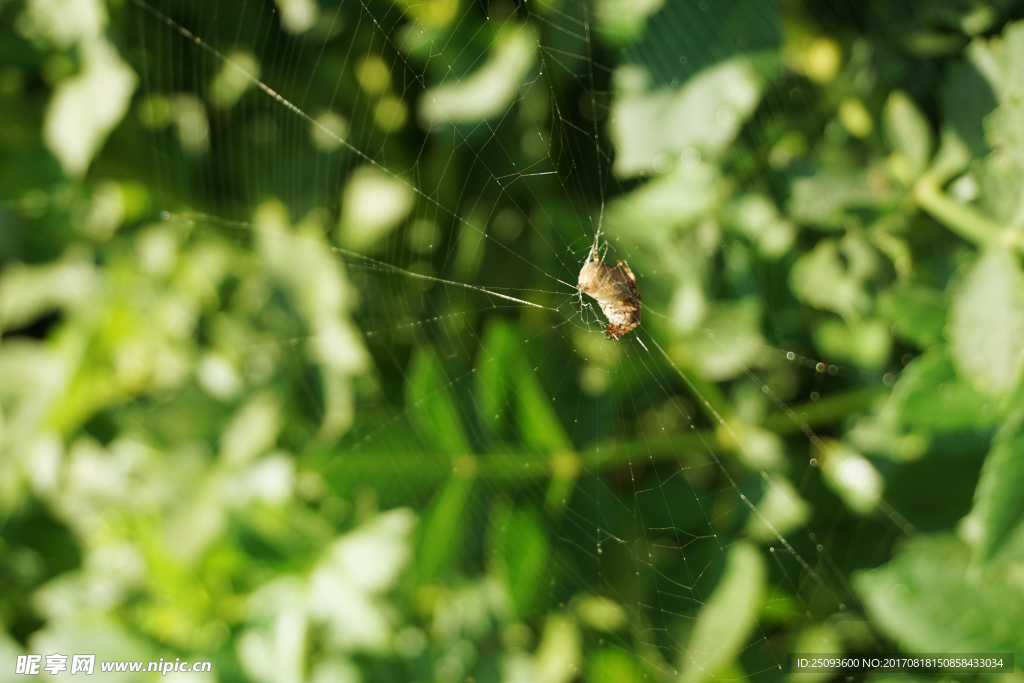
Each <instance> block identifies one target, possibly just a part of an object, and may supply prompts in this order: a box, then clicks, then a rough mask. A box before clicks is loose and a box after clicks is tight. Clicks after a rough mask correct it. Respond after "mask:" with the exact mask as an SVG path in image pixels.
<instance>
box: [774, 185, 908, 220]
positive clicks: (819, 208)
mask: <svg viewBox="0 0 1024 683" xmlns="http://www.w3.org/2000/svg"><path fill="white" fill-rule="evenodd" d="M890 199H891V193H890V192H888V191H886V190H882V189H880V188H879V187H877V186H872V185H871V184H869V183H868V179H867V176H866V175H864V174H863V173H853V172H832V171H823V172H821V173H818V174H816V175H813V176H810V177H808V178H800V179H799V180H797V181H796V182H794V183H793V193H792V196H791V197H790V200H789V215H790V217H791V218H792V219H793V220H795V221H797V222H798V223H804V224H807V225H813V226H815V227H818V228H824V229H826V230H839V229H841V228H842V227H843V225H844V224H845V223H846V212H847V211H849V210H850V209H866V208H881V207H882V206H884V205H885V203H886V202H888V201H890Z"/></svg>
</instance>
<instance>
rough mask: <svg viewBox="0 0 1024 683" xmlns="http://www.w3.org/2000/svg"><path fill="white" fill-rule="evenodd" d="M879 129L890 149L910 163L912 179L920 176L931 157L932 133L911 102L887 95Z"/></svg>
mask: <svg viewBox="0 0 1024 683" xmlns="http://www.w3.org/2000/svg"><path fill="white" fill-rule="evenodd" d="M882 125H883V126H884V128H885V134H886V137H887V138H888V140H889V145H890V146H891V147H892V149H893V150H894V151H896V152H897V153H898V154H901V155H902V156H903V158H904V159H905V160H906V161H907V162H909V163H910V167H911V168H912V169H913V171H914V173H915V174H916V175H920V174H921V173H924V170H925V168H927V166H928V160H929V159H930V158H931V154H932V131H931V127H930V126H929V125H928V121H927V119H925V118H924V115H923V114H922V113H921V111H920V110H919V109H918V108H917V105H915V104H914V102H913V100H911V99H910V98H909V97H908V96H907V95H906V94H905V93H903V92H901V91H899V90H897V91H895V92H893V93H892V94H891V95H889V101H888V102H886V104H885V109H884V111H883V113H882Z"/></svg>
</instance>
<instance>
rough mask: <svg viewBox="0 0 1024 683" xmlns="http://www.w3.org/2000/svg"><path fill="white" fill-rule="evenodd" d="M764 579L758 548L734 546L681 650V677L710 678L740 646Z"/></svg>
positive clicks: (753, 618) (751, 624) (758, 605)
mask: <svg viewBox="0 0 1024 683" xmlns="http://www.w3.org/2000/svg"><path fill="white" fill-rule="evenodd" d="M764 581H765V567H764V560H762V559H761V555H760V553H759V552H758V551H757V549H756V548H755V547H754V546H752V545H750V544H749V543H739V544H737V545H735V546H733V548H732V550H730V551H729V556H728V558H727V559H726V565H725V572H724V573H723V574H722V578H721V580H720V581H719V582H718V585H717V586H716V587H715V591H714V593H712V594H711V598H710V599H709V600H708V601H707V602H706V603H705V604H704V606H703V607H702V608H701V610H700V613H699V614H698V615H697V623H696V625H695V626H694V627H693V631H692V633H691V634H690V640H689V642H688V643H687V646H686V648H685V649H684V650H683V653H682V657H681V661H680V662H679V666H680V668H681V670H682V674H681V680H683V681H688V682H691V681H708V680H712V679H713V678H714V677H715V675H716V674H717V673H718V672H719V671H720V670H721V669H722V668H723V667H724V666H726V665H727V664H729V662H731V661H732V660H733V658H734V657H736V655H737V654H738V653H739V652H740V650H742V649H743V647H744V646H745V645H746V641H747V637H748V636H749V635H750V632H751V630H752V629H753V628H754V624H755V622H756V618H757V614H758V611H759V610H760V609H761V603H762V597H763V595H764Z"/></svg>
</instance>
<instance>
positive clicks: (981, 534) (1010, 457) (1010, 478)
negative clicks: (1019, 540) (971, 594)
mask: <svg viewBox="0 0 1024 683" xmlns="http://www.w3.org/2000/svg"><path fill="white" fill-rule="evenodd" d="M1022 527H1024V435H1021V434H1019V433H1017V434H1009V435H1000V437H999V438H997V440H996V442H995V444H994V445H993V446H992V450H990V451H989V453H988V456H986V458H985V466H984V467H983V468H982V470H981V479H980V480H979V481H978V487H977V488H976V489H975V491H974V509H972V510H971V513H970V515H968V517H967V518H966V519H965V520H964V527H962V528H964V530H965V531H966V532H967V534H968V535H969V536H970V537H971V538H970V539H969V540H970V541H971V542H972V547H973V550H974V554H975V557H976V558H977V559H978V560H980V561H981V562H985V561H988V560H990V559H992V558H993V557H995V556H997V555H998V554H999V553H1000V551H1001V550H1003V549H1004V547H1005V546H1006V545H1007V541H1008V540H1009V539H1010V538H1011V537H1012V536H1013V535H1014V534H1019V533H1021V532H1022V531H1024V529H1022Z"/></svg>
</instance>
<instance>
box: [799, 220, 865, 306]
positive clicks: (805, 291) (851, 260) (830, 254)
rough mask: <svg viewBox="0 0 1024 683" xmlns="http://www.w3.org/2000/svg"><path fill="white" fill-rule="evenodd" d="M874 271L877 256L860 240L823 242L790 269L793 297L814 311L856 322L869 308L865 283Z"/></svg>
mask: <svg viewBox="0 0 1024 683" xmlns="http://www.w3.org/2000/svg"><path fill="white" fill-rule="evenodd" d="M877 268H878V258H877V254H876V252H875V251H874V249H872V247H871V245H869V244H868V243H867V242H866V241H864V238H863V237H861V236H860V235H858V234H857V233H849V234H848V235H846V236H845V237H844V238H843V239H842V240H834V239H826V240H822V241H821V242H819V243H818V245H817V246H816V247H815V248H814V250H813V251H811V252H810V253H807V254H804V255H803V256H801V257H800V259H799V260H797V262H796V263H795V264H794V265H793V269H792V270H791V271H790V274H789V283H790V286H791V287H792V288H793V293H794V294H796V295H797V297H799V298H800V299H801V300H803V301H804V302H806V303H808V304H810V305H811V306H814V307H816V308H823V309H825V310H830V311H835V312H836V313H838V314H839V315H841V316H843V317H844V318H846V319H847V320H856V319H857V318H858V317H859V316H860V315H861V314H863V313H864V312H866V311H867V310H868V309H870V307H871V297H870V296H868V293H867V290H866V289H865V287H864V283H865V281H866V280H867V279H868V278H869V277H871V276H872V275H873V274H874V273H875V271H876V270H877Z"/></svg>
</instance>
